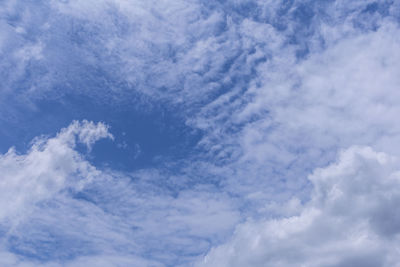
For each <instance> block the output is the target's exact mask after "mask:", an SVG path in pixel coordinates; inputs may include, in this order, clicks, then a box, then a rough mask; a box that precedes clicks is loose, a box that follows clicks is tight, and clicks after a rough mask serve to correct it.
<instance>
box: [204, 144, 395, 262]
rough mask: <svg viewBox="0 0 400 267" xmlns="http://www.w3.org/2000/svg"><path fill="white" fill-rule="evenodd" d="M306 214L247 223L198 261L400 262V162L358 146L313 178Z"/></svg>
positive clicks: (311, 178) (311, 179) (304, 208)
mask: <svg viewBox="0 0 400 267" xmlns="http://www.w3.org/2000/svg"><path fill="white" fill-rule="evenodd" d="M309 179H310V181H311V183H312V184H313V186H314V189H313V192H312V198H311V200H310V201H309V203H308V204H305V205H304V207H303V208H302V211H301V213H300V214H299V215H295V216H292V217H286V218H280V219H271V220H267V221H261V222H256V221H253V222H247V223H244V224H242V225H240V226H239V227H238V228H237V230H236V232H235V234H234V236H233V238H232V240H231V241H229V242H228V243H227V244H225V245H223V246H220V247H218V248H215V249H213V250H212V251H211V252H210V253H209V254H208V255H207V256H206V257H205V259H204V261H203V262H201V263H199V264H198V265H197V266H219V267H224V266H229V267H235V266H252V267H257V266H277V267H281V266H282V267H284V266H285V267H287V266H304V267H314V266H315V267H317V266H319V267H321V266H324V267H325V266H330V267H333V266H335V267H345V266H370V267H378V266H381V267H383V266H387V267H389V266H400V265H399V262H400V257H399V253H398V252H399V249H400V246H399V241H400V240H399V238H400V236H399V233H400V215H399V214H400V213H399V211H398V207H399V205H400V162H399V160H398V159H397V158H394V157H391V156H389V155H387V154H384V153H377V152H375V151H373V150H372V149H371V148H369V147H352V148H350V149H348V150H346V151H344V152H342V153H341V156H340V158H339V160H338V161H337V162H336V163H333V164H331V165H330V166H328V167H326V168H323V169H317V170H316V171H314V173H313V174H312V175H311V176H310V177H309Z"/></svg>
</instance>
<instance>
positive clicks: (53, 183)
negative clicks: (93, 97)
mask: <svg viewBox="0 0 400 267" xmlns="http://www.w3.org/2000/svg"><path fill="white" fill-rule="evenodd" d="M105 137H111V135H110V134H109V133H108V131H107V127H106V126H105V125H104V124H102V123H98V124H94V123H93V122H88V121H83V122H78V121H75V122H73V123H72V124H71V125H70V126H69V127H67V128H64V129H62V130H61V132H60V133H59V134H57V136H56V137H53V138H49V139H46V138H44V137H39V138H37V139H35V140H34V141H33V144H32V147H31V148H30V150H29V151H28V152H27V154H22V155H21V154H18V153H17V152H16V151H15V149H14V148H11V149H10V150H9V151H8V152H7V153H6V154H3V155H0V169H1V175H0V177H1V179H0V191H1V194H0V195H1V196H0V199H1V200H0V203H2V208H1V213H0V219H1V220H5V219H10V218H13V217H19V216H24V215H25V214H26V213H30V212H31V209H32V208H33V206H34V205H35V204H36V203H38V202H40V201H44V200H46V199H49V198H51V197H52V196H54V195H55V194H57V193H58V192H60V191H62V190H65V189H67V188H70V189H74V188H76V189H79V188H82V186H83V184H84V183H86V182H88V181H90V179H92V178H93V177H94V176H96V174H97V170H96V169H95V168H94V167H93V166H91V165H90V164H89V163H88V162H86V161H85V160H84V159H83V158H82V156H81V155H80V154H78V153H77V152H76V151H75V150H74V148H75V146H76V141H75V139H76V138H78V141H79V142H82V143H84V144H85V145H87V146H88V147H90V146H91V145H92V144H93V142H95V141H96V140H99V139H101V138H105Z"/></svg>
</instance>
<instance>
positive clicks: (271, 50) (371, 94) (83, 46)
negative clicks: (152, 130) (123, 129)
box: [0, 0, 400, 266]
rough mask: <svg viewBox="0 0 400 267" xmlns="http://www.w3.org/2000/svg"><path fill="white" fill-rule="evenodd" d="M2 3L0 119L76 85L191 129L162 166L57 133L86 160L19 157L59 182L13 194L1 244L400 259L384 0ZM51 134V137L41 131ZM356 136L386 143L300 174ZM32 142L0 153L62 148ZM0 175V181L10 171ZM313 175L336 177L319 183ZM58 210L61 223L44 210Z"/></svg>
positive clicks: (143, 259)
mask: <svg viewBox="0 0 400 267" xmlns="http://www.w3.org/2000/svg"><path fill="white" fill-rule="evenodd" d="M0 6H1V9H0V15H1V22H0V33H1V37H0V53H1V54H0V57H1V58H3V59H4V60H1V62H0V69H1V74H0V78H1V79H2V85H1V89H2V90H1V92H0V101H1V105H0V111H1V115H0V120H1V121H8V122H9V121H13V120H18V119H19V117H21V115H20V114H21V113H23V111H25V110H26V109H28V110H29V111H32V112H34V111H35V110H36V109H37V108H38V107H37V106H38V103H39V102H40V101H43V100H49V99H51V100H52V101H55V102H56V103H57V102H60V103H62V102H63V101H64V100H63V99H64V98H65V97H66V96H69V95H76V96H85V97H88V98H90V99H92V100H93V101H96V102H98V103H101V104H103V105H110V106H119V105H125V104H128V105H129V104H130V103H134V104H133V105H135V106H137V107H138V109H141V108H144V109H152V108H154V107H155V106H156V105H157V103H163V104H165V105H167V106H171V107H174V110H175V111H176V112H177V113H178V114H179V117H181V118H182V120H183V121H184V122H185V123H186V125H187V126H188V127H190V128H192V129H194V130H200V131H201V133H202V137H201V139H200V141H199V142H198V144H197V146H196V148H195V149H196V153H192V154H191V155H190V156H189V158H188V159H187V160H181V161H179V162H172V163H171V162H167V163H166V164H165V166H163V167H162V168H160V169H144V170H141V171H137V172H134V173H129V174H127V173H124V172H118V170H107V171H104V170H99V169H95V167H94V166H92V165H91V164H90V163H89V162H87V161H86V159H84V156H83V155H81V154H79V153H78V152H77V151H76V148H75V147H74V146H71V145H70V144H68V145H65V144H64V145H65V146H64V145H63V148H64V149H66V151H68V152H67V153H68V155H72V156H68V159H69V160H70V161H72V162H73V163H74V164H77V166H78V165H79V166H83V167H76V169H74V170H73V171H72V172H71V173H70V172H67V173H66V174H65V170H63V169H62V168H61V169H60V168H59V167H57V168H54V169H51V168H50V167H49V169H48V170H46V168H47V167H46V166H47V165H46V166H44V164H47V163H48V162H47V161H43V168H44V169H43V173H40V174H37V175H38V176H34V175H36V174H34V175H33V174H29V173H30V170H31V168H32V167H30V165H29V164H27V165H23V167H19V168H20V169H21V170H20V174H19V176H18V177H21V178H20V179H22V180H23V181H25V180H26V179H30V180H32V179H33V180H34V181H37V183H38V186H39V187H40V188H41V187H42V185H41V183H43V182H44V183H55V185H52V186H50V185H49V186H50V187H51V188H52V189H51V190H50V189H46V190H50V191H49V192H50V193H49V192H48V191H45V193H43V192H42V191H41V190H42V189H40V190H39V189H38V190H39V191H38V192H39V193H35V192H36V191H35V190H33V191H32V192H31V190H28V191H30V193H29V194H28V193H26V194H25V193H24V194H22V193H21V194H22V195H21V201H22V202H21V203H25V202H24V201H25V200H24V199H25V197H29V198H32V199H35V201H34V202H33V204H29V205H28V206H26V205H25V204H21V208H16V207H15V208H10V209H11V211H7V212H5V215H4V216H6V217H4V218H6V219H4V220H3V221H2V223H1V225H2V228H1V230H0V233H3V232H4V233H6V234H5V235H6V236H7V238H6V241H4V242H3V243H2V244H1V246H2V247H3V248H4V249H3V251H5V252H4V253H5V255H6V256H4V259H5V260H9V262H13V264H17V262H20V263H21V264H23V261H24V259H28V260H33V261H35V260H36V261H40V262H42V263H43V264H44V263H49V264H50V266H52V265H51V264H57V263H59V264H62V263H63V262H68V263H69V264H72V265H77V266H79V265H84V264H86V263H88V262H93V263H92V264H94V262H96V261H98V262H100V263H102V264H104V265H107V264H108V265H113V264H120V265H121V266H125V265H127V264H136V265H138V266H153V265H154V266H158V265H160V266H164V265H167V266H176V265H178V264H183V265H188V264H190V263H193V262H194V261H196V260H198V258H199V257H200V258H201V256H202V255H205V254H206V253H207V251H209V250H210V248H212V247H215V246H217V245H219V244H222V243H224V242H227V243H226V244H225V245H222V246H220V247H218V248H214V249H211V252H210V254H209V255H208V256H206V260H205V261H204V262H203V263H199V264H200V265H201V264H203V265H205V266H235V264H236V266H265V265H266V264H270V265H273V266H294V265H293V264H296V263H300V264H303V266H396V265H395V264H396V260H397V258H396V255H395V251H396V250H397V249H398V248H397V247H396V245H395V244H396V241H397V225H398V219H397V217H396V216H397V215H396V214H397V213H395V212H394V213H391V212H390V211H391V210H395V207H396V204H397V200H398V197H397V195H396V194H395V193H394V192H393V191H392V189H393V188H398V184H397V182H396V181H397V180H396V179H397V178H394V177H395V176H396V175H395V173H396V171H397V167H396V164H397V160H393V161H394V163H390V164H389V165H390V166H388V163H387V162H386V159H385V160H381V159H380V157H391V156H388V155H392V156H393V157H398V156H399V153H398V151H399V150H398V148H399V145H398V144H399V141H400V140H399V136H400V135H399V129H398V124H397V123H396V118H397V114H399V112H400V110H399V107H398V103H399V97H400V96H399V94H398V85H399V84H400V81H399V79H400V78H399V77H400V73H399V72H400V66H399V65H400V63H399V62H400V49H399V45H400V38H399V37H398V36H400V34H399V33H400V31H399V25H398V21H399V15H398V14H399V10H400V6H399V4H398V3H397V2H396V1H381V2H374V1H351V2H350V3H349V2H348V1H250V0H249V1H216V2H212V3H210V2H209V1H172V2H171V1H157V2H155V1H111V0H110V1H84V2H83V1H43V2H42V3H40V4H37V3H33V2H28V1H6V2H3V3H2V4H0ZM21 107H23V108H21ZM21 110H23V111H21ZM65 126H66V125H65ZM111 126H112V125H111ZM70 127H73V126H70ZM79 127H82V129H85V127H86V126H82V125H81V126H79ZM68 129H70V128H68ZM103 130H104V129H103ZM111 132H112V131H111ZM76 134H77V133H76V132H74V133H71V135H72V136H73V135H76ZM78 135H79V134H78ZM96 136H97V135H96V134H95V133H94V132H90V131H89V132H87V134H86V137H82V138H81V140H80V141H82V142H83V143H85V144H86V145H89V144H92V143H93V140H95V139H93V137H96ZM102 137H107V135H104V136H102ZM51 140H58V139H57V137H56V138H55V139H54V138H53V139H49V140H47V139H45V140H44V141H43V142H44V144H49V142H52V141H51ZM46 142H47V143H46ZM57 142H58V141H57ZM354 145H359V146H369V147H371V148H372V149H373V150H375V151H384V152H385V153H386V154H387V155H386V156H381V155H380V154H377V153H376V152H373V151H370V150H368V149H360V148H357V149H356V148H351V149H350V150H349V151H348V152H345V153H344V156H343V157H342V158H341V159H340V160H339V163H338V166H339V167H338V166H336V167H332V166H331V167H327V168H326V169H325V170H323V171H321V173H322V174H320V176H321V177H322V178H321V177H320V176H318V175H319V174H318V173H319V172H320V171H316V172H315V174H314V176H312V177H314V178H311V182H310V181H309V180H308V179H307V176H308V175H309V174H310V173H312V172H313V170H314V169H315V168H318V167H324V166H327V165H329V164H330V163H332V161H334V160H335V159H336V155H337V153H338V151H339V150H340V149H346V148H348V147H352V146H354ZM38 149H39V148H38ZM40 149H42V150H43V148H40ZM34 150H35V149H33V150H32V151H28V152H27V154H26V155H17V154H15V153H14V152H9V153H8V154H5V155H3V156H2V158H1V160H2V162H5V163H4V164H9V165H4V166H6V167H4V168H6V169H11V165H13V164H20V163H19V162H21V160H19V159H18V158H19V157H22V158H23V160H22V161H25V159H26V158H28V159H29V157H30V155H33V154H32V153H42V154H40V155H43V156H46V157H50V158H51V161H50V163H49V164H55V165H57V164H59V163H57V162H56V163H54V162H53V161H52V160H56V158H53V154H52V153H55V152H56V151H50V150H46V149H44V150H43V151H41V152H35V151H34ZM46 153H47V154H46ZM346 153H347V154H346ZM346 155H347V156H346ZM31 157H33V156H31ZM71 157H72V158H71ZM63 161H64V159H63ZM388 161H391V160H388ZM46 162H47V163H46ZM2 164H3V163H2ZM10 164H11V165H10ZM82 164H83V165H82ZM346 164H348V165H346ZM81 168H84V169H81ZM335 168H336V169H335ZM369 168H373V171H371V173H372V174H373V175H372V174H370V173H368V172H365V170H369ZM177 169H178V170H177ZM356 170H359V172H360V173H358V172H357V171H356ZM92 171H93V172H94V174H93V175H94V176H95V178H93V181H90V182H87V183H84V184H82V185H81V187H79V188H76V187H75V185H74V186H72V185H71V186H72V187H70V185H69V184H68V183H69V182H68V183H67V184H68V185H65V184H64V183H66V182H65V181H70V180H71V179H72V181H71V182H72V183H78V181H76V180H75V179H77V178H76V177H82V179H83V178H85V177H87V176H88V173H92ZM25 172H26V173H28V174H29V175H31V176H24V175H25ZM59 172H60V173H59ZM330 172H334V173H333V174H331V173H330ZM77 173H78V174H77ZM28 174H27V175H28ZM49 174H54V176H55V177H61V178H59V179H61V180H57V179H55V180H54V181H53V180H52V179H53V178H46V177H47V175H49ZM7 175H8V174H6V175H3V176H2V177H1V179H3V181H5V182H4V185H3V186H4V189H3V190H10V189H9V187H8V186H9V184H8V183H9V182H8V181H9V179H11V177H13V176H15V175H14V174H13V175H11V174H10V175H8V176H7ZM32 175H33V176H32ZM30 177H31V178H30ZM32 177H37V178H32ZM49 177H50V176H49ZM52 177H53V176H52ZM315 177H320V178H315ZM324 177H325V178H324ZM35 179H36V180H35ZM363 179H365V180H367V181H369V182H368V183H364V182H363ZM78 180H79V179H78ZM328 180H329V181H328ZM60 181H62V182H60ZM364 184H371V185H375V186H373V187H372V186H371V187H368V186H367V187H366V188H363V185H364ZM323 187H326V188H325V189H324V188H323ZM35 188H36V187H35ZM357 188H362V190H363V191H362V192H358V191H357ZM321 190H327V192H331V191H332V192H333V191H335V190H339V191H340V192H342V193H341V194H342V195H340V196H341V197H339V198H338V199H336V198H335V199H333V196H320V195H318V194H322V193H321V192H320V191H321ZM339 191H338V192H339ZM376 191H377V192H376ZM10 192H13V191H10ZM21 192H23V191H21ZM311 192H314V193H313V196H312V197H310V196H309V194H310V193H311ZM332 194H333V193H332ZM43 196H45V197H46V198H42V197H43ZM353 197H354V198H356V200H355V199H353ZM360 199H372V200H374V201H365V202H367V203H364V202H363V201H360ZM2 201H3V200H2ZM4 201H5V200H4ZM329 201H331V202H332V203H330V202H329ZM357 201H359V202H357ZM327 202H329V203H327ZM18 203H19V202H18ZM304 203H308V204H304ZM350 204H351V205H350ZM340 205H342V206H340ZM347 205H350V207H351V209H352V212H351V213H346V212H345V210H344V209H345V208H344V207H343V206H347ZM18 207H19V206H18ZM346 208H347V207H346ZM21 209H28V210H34V212H31V213H30V214H28V215H26V216H27V218H31V219H26V220H28V221H29V220H31V221H33V222H34V223H32V224H29V223H27V221H24V220H23V219H21V221H19V220H18V223H16V222H15V221H12V223H11V222H10V219H9V218H8V217H7V216H11V215H12V216H17V215H15V214H14V213H23V212H21V211H20V210H21ZM18 216H19V215H18ZM293 216H294V217H293ZM282 217H285V218H286V219H283V218H282ZM0 218H2V217H0ZM54 218H62V219H61V220H60V221H62V224H60V225H58V226H57V227H54V228H53V226H54V225H57V224H59V223H57V222H55V219H54ZM271 218H275V221H274V220H273V219H271ZM382 218H385V219H382ZM13 220H14V219H13ZM252 220H254V221H252ZM93 221H99V222H100V223H99V224H98V225H96V226H93V225H92V224H91V222H93ZM332 222H337V224H336V223H332ZM239 223H241V224H239ZM238 224H239V225H238ZM282 224H284V225H285V227H283V228H282V229H279V227H278V226H280V225H282ZM237 225H238V226H237ZM50 226H51V228H50V229H48V227H50ZM236 226H237V227H236ZM235 227H236V231H235V233H234V235H233V237H232V238H231V239H229V238H228V237H229V235H230V234H231V233H232V232H233V231H234V229H235ZM315 228H316V230H315ZM77 229H79V230H77ZM265 229H269V230H268V231H267V230H265ZM318 231H320V232H318ZM22 233H30V234H29V235H24V234H22ZM82 233H85V234H82ZM352 234H353V235H352ZM349 236H350V237H349ZM71 244H73V246H72V247H78V246H82V247H84V248H85V250H84V251H83V252H82V251H77V250H74V249H73V248H70V247H71V246H70V245H71ZM372 244H373V245H372ZM249 248H253V249H249ZM268 251H271V252H268ZM18 257H20V258H18ZM199 262H202V259H199ZM32 264H35V263H32ZM368 264H369V265H368Z"/></svg>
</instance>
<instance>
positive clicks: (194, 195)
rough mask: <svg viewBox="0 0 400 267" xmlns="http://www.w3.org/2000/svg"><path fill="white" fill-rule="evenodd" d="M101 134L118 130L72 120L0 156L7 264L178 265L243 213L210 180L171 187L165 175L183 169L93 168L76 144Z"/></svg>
mask: <svg viewBox="0 0 400 267" xmlns="http://www.w3.org/2000/svg"><path fill="white" fill-rule="evenodd" d="M102 138H111V139H112V135H111V133H109V131H108V126H107V125H105V124H103V123H93V122H89V121H82V122H79V121H74V122H72V123H71V124H70V125H69V126H68V127H66V128H63V129H61V130H60V132H59V133H58V134H57V135H56V136H55V137H45V136H41V137H37V138H35V139H34V140H33V141H32V147H31V148H30V149H29V150H28V151H27V152H26V153H25V154H19V153H17V152H16V151H15V149H14V148H11V149H10V150H9V151H8V152H7V153H5V154H2V155H0V173H1V176H0V193H1V194H0V205H1V213H0V234H1V236H2V237H3V239H2V242H1V244H0V251H1V253H3V254H4V257H2V263H4V264H12V265H15V266H19V265H21V266H25V265H26V266H30V265H32V266H37V265H38V264H40V265H43V266H46V264H48V265H49V266H58V265H63V266H64V265H65V264H66V265H67V266H69V265H71V266H82V265H84V264H85V263H88V264H89V263H90V264H104V265H105V266H111V265H112V266H120V265H121V266H124V265H126V264H134V265H135V264H138V265H141V266H165V265H176V266H178V265H180V264H188V263H189V262H191V261H193V259H194V258H196V257H197V256H198V255H200V254H201V253H202V252H203V251H206V250H207V249H208V248H209V247H210V246H211V245H212V244H215V243H217V242H220V241H221V240H224V239H225V238H226V237H227V236H228V235H229V233H230V232H231V231H232V229H233V228H234V226H235V224H236V223H237V222H238V221H239V219H240V218H239V212H238V211H237V210H236V207H235V204H234V200H232V198H231V197H230V196H229V195H227V194H225V193H224V192H221V191H219V190H218V189H217V188H215V187H213V186H211V185H203V186H200V185H199V186H193V187H190V188H185V189H182V190H179V191H176V190H169V189H168V188H167V187H165V185H166V183H162V182H161V181H162V179H171V182H173V179H177V180H182V179H186V178H185V177H176V176H175V178H170V177H169V175H168V174H167V173H163V174H161V173H160V172H158V171H156V172H153V173H152V172H151V170H142V171H140V172H136V173H132V174H129V173H120V172H118V171H114V170H100V169H97V168H95V167H94V166H93V165H92V164H91V163H90V162H89V161H88V160H87V159H86V157H85V156H84V155H83V154H81V153H80V152H78V145H79V143H81V144H83V145H86V146H87V147H88V148H89V149H90V148H91V147H92V145H93V144H94V142H95V141H97V140H99V139H102ZM89 152H90V150H89ZM171 186H172V184H171Z"/></svg>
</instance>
